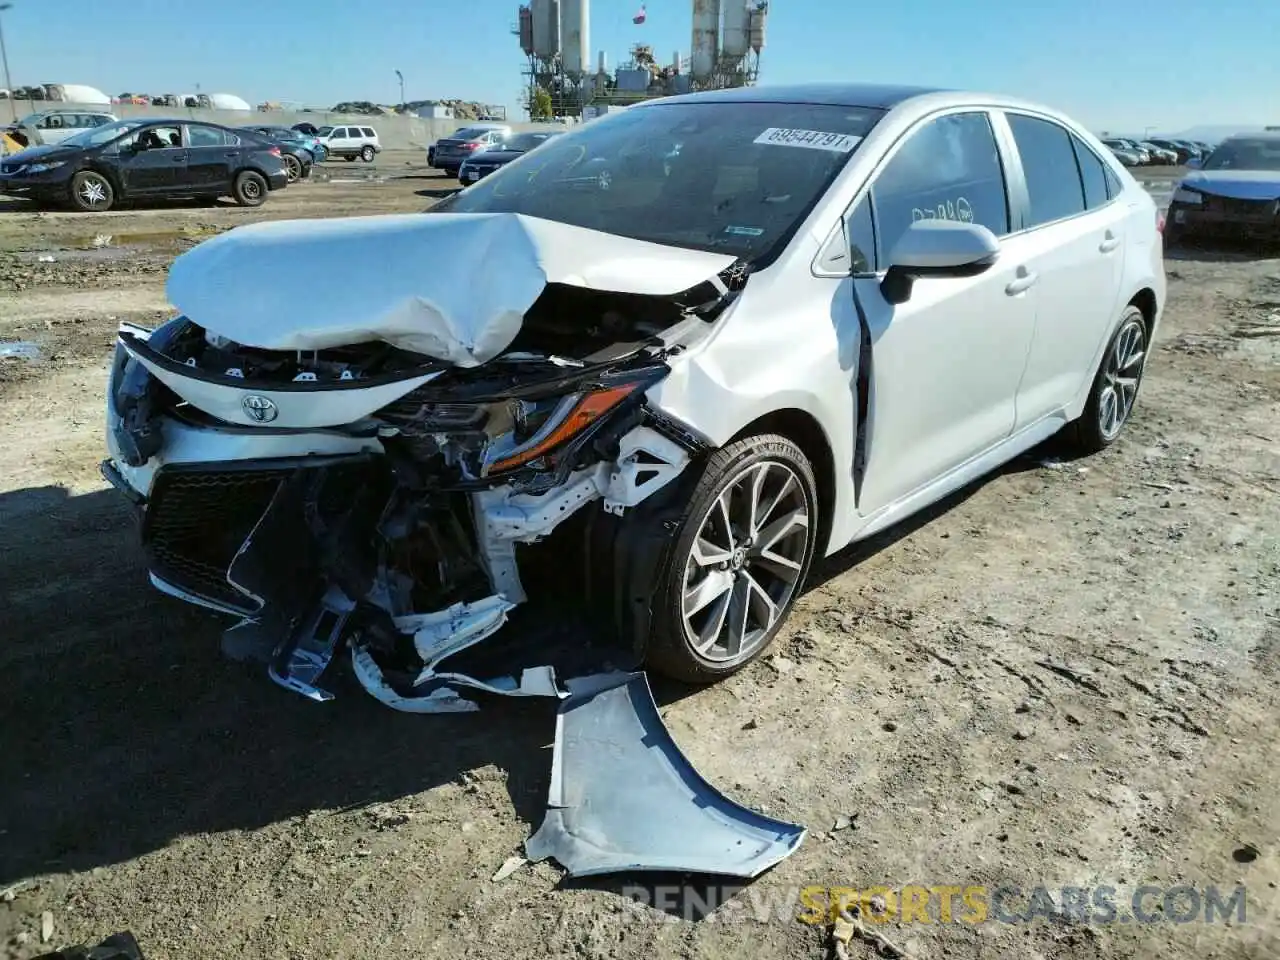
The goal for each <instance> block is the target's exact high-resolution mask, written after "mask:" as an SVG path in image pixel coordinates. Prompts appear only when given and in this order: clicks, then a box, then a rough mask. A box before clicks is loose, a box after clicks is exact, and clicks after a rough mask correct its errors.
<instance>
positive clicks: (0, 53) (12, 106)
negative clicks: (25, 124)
mask: <svg viewBox="0 0 1280 960" xmlns="http://www.w3.org/2000/svg"><path fill="white" fill-rule="evenodd" d="M12 7H13V4H12V3H0V13H4V12H5V11H6V10H9V9H11V8H12ZM0 58H2V59H3V60H4V85H5V86H6V87H8V88H9V113H10V114H11V115H12V117H13V122H14V123H17V122H18V104H17V103H16V102H15V101H14V96H13V81H12V80H10V79H9V52H8V51H7V50H5V48H4V26H3V25H0Z"/></svg>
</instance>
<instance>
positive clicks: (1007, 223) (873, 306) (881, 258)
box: [846, 111, 1036, 516]
mask: <svg viewBox="0 0 1280 960" xmlns="http://www.w3.org/2000/svg"><path fill="white" fill-rule="evenodd" d="M1013 210H1014V208H1013V205H1012V204H1011V203H1010V200H1009V191H1008V187H1007V183H1006V179H1005V175H1004V165H1003V163H1002V161H1001V155H1000V149H999V147H998V144H997V140H996V137H995V134H994V132H993V127H992V124H991V120H990V118H989V116H988V114H987V113H986V111H971V112H962V113H952V114H946V115H943V116H941V117H936V118H934V119H932V120H928V121H926V122H925V123H924V124H923V125H922V126H919V127H917V128H916V129H915V130H914V131H912V132H911V133H910V134H908V135H907V137H906V138H905V139H904V140H903V141H902V142H901V143H900V144H899V145H898V148H897V149H896V151H895V152H894V153H893V154H892V155H891V156H890V158H889V160H888V162H887V163H886V164H885V165H884V166H882V167H881V169H880V171H879V172H878V173H877V174H876V175H875V177H874V178H873V180H872V184H871V189H870V191H869V192H868V193H867V194H866V195H864V196H863V198H862V200H861V201H859V203H858V204H857V205H855V207H854V209H853V211H852V212H851V214H850V216H849V218H848V221H847V228H846V229H847V232H848V235H849V237H850V240H851V242H852V243H854V244H855V247H856V248H858V249H855V252H854V262H855V276H854V281H853V288H854V296H855V297H856V300H857V304H856V306H857V308H858V310H859V312H860V314H861V317H862V322H863V323H864V325H865V330H866V332H867V335H868V337H869V347H870V349H869V351H864V358H865V357H867V356H868V355H869V358H870V359H869V364H870V371H869V374H866V376H867V378H868V379H867V380H866V381H865V382H866V388H867V389H866V394H865V397H866V399H865V402H866V414H865V415H866V419H867V423H866V429H865V432H864V433H863V435H862V437H861V443H862V448H861V449H862V465H861V471H862V484H861V493H860V496H859V502H858V511H859V513H860V514H862V515H863V516H868V515H870V514H874V513H876V512H878V511H881V510H883V509H886V508H889V507H892V506H893V505H894V504H896V503H898V502H899V501H902V500H903V499H904V498H907V497H910V496H911V495H912V494H915V493H918V492H921V491H923V490H924V488H926V487H928V486H929V485H930V484H932V483H933V482H935V481H937V480H940V479H942V478H943V477H944V476H946V475H947V474H948V473H950V472H952V471H954V470H956V469H957V468H958V467H960V466H962V465H963V464H964V463H966V461H969V460H972V459H973V458H974V457H976V456H978V455H980V454H981V453H983V452H984V451H986V450H988V449H990V448H991V447H992V446H994V445H996V444H998V443H999V442H1000V441H1002V440H1004V439H1005V438H1007V437H1008V436H1009V435H1010V434H1011V433H1012V431H1013V426H1014V422H1015V419H1016V407H1015V401H1016V397H1017V392H1018V385H1019V382H1020V381H1021V379H1022V373H1023V369H1024V368H1025V366H1026V362H1027V352H1028V350H1029V348H1030V346H1031V341H1032V336H1033V334H1034V328H1035V319H1036V313H1035V300H1034V298H1035V289H1034V280H1035V278H1034V276H1032V275H1029V274H1027V273H1026V271H1025V268H1024V267H1023V265H1022V263H1021V262H1020V259H1019V247H1020V246H1021V244H1022V241H1021V240H1020V239H1019V238H1017V237H1010V233H1011V232H1012V228H1013V226H1014V223H1013V221H1014V213H1013ZM937 218H942V219H950V220H959V221H963V222H971V223H977V224H981V225H982V226H985V227H987V228H988V229H990V230H991V232H992V233H993V234H995V236H996V237H997V238H999V239H1000V241H1001V243H1000V246H1001V249H1000V254H999V257H998V259H997V260H996V262H995V264H994V265H993V266H991V267H990V268H988V269H987V270H986V271H985V272H983V273H981V274H979V275H977V276H973V277H937V278H921V279H918V280H916V281H915V284H914V287H913V290H912V293H911V295H910V297H909V299H907V301H906V302H904V303H901V304H897V305H895V304H891V303H889V302H888V301H887V300H886V299H885V297H884V295H883V294H882V292H881V289H880V281H881V279H882V278H883V275H884V271H885V270H886V269H887V268H888V267H889V266H890V261H891V257H892V254H893V249H894V245H895V243H896V242H897V240H898V239H899V238H900V237H901V236H902V234H903V233H904V232H905V231H906V229H907V228H908V227H909V226H910V225H911V223H912V222H913V221H916V220H929V219H937ZM859 249H860V250H861V251H862V254H861V259H862V260H863V262H864V263H865V264H866V266H865V267H864V269H863V270H862V272H861V273H858V272H857V261H858V260H859V259H860V256H859V252H858V251H859ZM868 261H871V262H868Z"/></svg>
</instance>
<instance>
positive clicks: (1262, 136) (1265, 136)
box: [1222, 130, 1280, 143]
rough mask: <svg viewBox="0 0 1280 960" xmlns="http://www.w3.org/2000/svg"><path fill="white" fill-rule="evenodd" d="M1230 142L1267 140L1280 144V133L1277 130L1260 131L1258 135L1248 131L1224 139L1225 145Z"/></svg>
mask: <svg viewBox="0 0 1280 960" xmlns="http://www.w3.org/2000/svg"><path fill="white" fill-rule="evenodd" d="M1228 140H1265V141H1267V142H1268V143H1280V131H1277V130H1259V131H1257V132H1256V133H1250V132H1248V131H1246V132H1242V133H1233V134H1232V135H1231V136H1229V137H1225V138H1223V141H1222V142H1223V143H1226V142H1227V141H1228Z"/></svg>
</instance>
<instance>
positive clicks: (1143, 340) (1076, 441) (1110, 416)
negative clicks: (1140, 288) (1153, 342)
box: [1064, 304, 1148, 454]
mask: <svg viewBox="0 0 1280 960" xmlns="http://www.w3.org/2000/svg"><path fill="white" fill-rule="evenodd" d="M1147 339H1148V334H1147V320H1146V317H1144V316H1143V315H1142V311H1141V310H1139V309H1138V308H1137V307H1135V306H1133V305H1132V304H1130V305H1129V306H1128V307H1126V308H1125V311H1124V315H1123V316H1122V317H1121V318H1120V326H1119V328H1118V329H1117V330H1116V333H1115V336H1113V337H1112V338H1111V342H1110V343H1109V344H1107V350H1106V352H1105V353H1104V354H1103V355H1102V363H1101V364H1100V365H1099V367H1098V373H1097V375H1096V376H1095V377H1094V380H1093V389H1092V390H1091V391H1089V399H1088V400H1087V401H1085V405H1084V412H1083V413H1081V414H1080V417H1079V419H1077V420H1076V421H1075V422H1073V423H1072V424H1070V425H1069V427H1068V428H1067V430H1066V431H1065V433H1064V439H1065V440H1066V441H1067V443H1068V445H1069V446H1070V447H1071V448H1072V452H1074V453H1078V454H1090V453H1097V452H1098V451H1099V450H1103V449H1105V448H1106V447H1109V446H1111V444H1112V443H1113V442H1114V441H1115V439H1116V437H1118V436H1120V431H1121V430H1122V429H1124V425H1125V424H1126V423H1128V422H1129V417H1130V415H1131V414H1132V413H1133V406H1134V404H1135V403H1136V402H1137V399H1138V388H1139V387H1140V386H1141V385H1142V374H1143V372H1144V371H1145V370H1146V366H1147Z"/></svg>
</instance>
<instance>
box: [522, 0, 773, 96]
mask: <svg viewBox="0 0 1280 960" xmlns="http://www.w3.org/2000/svg"><path fill="white" fill-rule="evenodd" d="M643 9H644V8H643V7H642V8H641V10H642V13H641V15H640V16H639V17H637V18H636V19H635V21H634V22H636V23H641V22H643V18H644V14H643ZM768 12H769V4H768V0H692V14H693V16H692V33H691V37H690V39H691V44H690V52H689V55H688V56H687V57H686V56H682V55H681V53H680V51H678V50H677V51H676V52H675V53H674V54H673V55H672V57H671V60H670V62H669V63H667V64H661V63H659V62H658V60H657V58H656V57H655V56H654V52H653V48H652V47H651V46H648V45H646V44H637V45H635V46H633V47H632V48H631V51H630V54H631V56H630V60H628V61H627V62H626V63H623V64H622V65H621V66H620V67H618V69H617V70H616V71H615V72H614V73H612V74H610V73H609V70H608V60H607V57H606V56H605V53H604V51H600V53H599V55H598V56H597V57H596V58H595V60H594V63H593V60H592V56H591V0H531V2H530V3H529V5H528V6H522V7H520V11H519V25H518V27H517V28H516V31H515V32H516V34H517V35H518V36H519V37H520V49H521V50H523V51H524V54H525V56H526V57H528V67H527V68H526V74H525V80H526V89H527V90H528V91H529V92H530V94H532V93H533V92H534V91H536V90H539V89H541V90H545V91H546V92H547V93H548V94H549V95H550V97H551V111H552V114H553V116H556V117H580V116H582V115H583V112H584V108H588V107H590V108H599V107H602V106H609V105H616V106H626V105H629V104H632V103H638V102H640V101H641V100H650V99H653V98H655V97H665V96H671V95H672V94H678V93H691V92H693V91H695V90H719V89H723V88H725V87H745V86H749V85H751V84H753V83H755V82H756V77H757V75H758V73H759V70H760V51H761V50H763V49H764V40H765V21H766V19H767V17H768Z"/></svg>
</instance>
